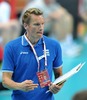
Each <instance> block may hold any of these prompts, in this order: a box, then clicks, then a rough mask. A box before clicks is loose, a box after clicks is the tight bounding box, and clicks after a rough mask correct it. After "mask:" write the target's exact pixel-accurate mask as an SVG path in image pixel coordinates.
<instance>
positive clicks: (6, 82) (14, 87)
mask: <svg viewBox="0 0 87 100" xmlns="http://www.w3.org/2000/svg"><path fill="white" fill-rule="evenodd" d="M2 84H3V86H4V87H6V88H8V89H12V90H21V83H18V82H14V81H13V80H12V79H9V78H5V79H3V81H2Z"/></svg>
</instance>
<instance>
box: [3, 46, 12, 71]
mask: <svg viewBox="0 0 87 100" xmlns="http://www.w3.org/2000/svg"><path fill="white" fill-rule="evenodd" d="M13 58H14V57H13V52H12V47H11V45H6V46H5V49H4V57H3V63H2V71H12V72H13V70H14V60H13Z"/></svg>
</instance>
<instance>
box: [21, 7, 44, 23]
mask: <svg viewBox="0 0 87 100" xmlns="http://www.w3.org/2000/svg"><path fill="white" fill-rule="evenodd" d="M31 14H34V15H43V12H42V11H41V10H40V9H38V8H30V9H28V10H26V11H25V12H24V14H23V16H22V24H24V23H26V24H29V22H30V19H31Z"/></svg>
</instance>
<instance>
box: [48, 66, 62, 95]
mask: <svg viewBox="0 0 87 100" xmlns="http://www.w3.org/2000/svg"><path fill="white" fill-rule="evenodd" d="M54 75H55V78H58V77H60V76H61V75H62V67H59V68H58V69H54ZM62 86H63V84H61V85H56V84H55V85H53V84H52V85H51V86H50V87H49V89H50V91H51V92H52V93H54V94H56V93H57V92H59V90H60V89H61V88H62Z"/></svg>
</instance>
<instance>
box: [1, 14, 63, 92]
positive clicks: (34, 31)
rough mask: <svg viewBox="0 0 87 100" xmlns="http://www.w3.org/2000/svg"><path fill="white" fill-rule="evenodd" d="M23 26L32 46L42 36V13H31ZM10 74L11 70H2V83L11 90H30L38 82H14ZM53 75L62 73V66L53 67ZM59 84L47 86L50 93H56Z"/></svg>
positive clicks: (36, 85) (56, 75)
mask: <svg viewBox="0 0 87 100" xmlns="http://www.w3.org/2000/svg"><path fill="white" fill-rule="evenodd" d="M24 28H25V29H26V32H27V34H26V36H27V38H28V39H29V41H30V42H31V43H32V45H33V46H34V45H35V44H36V43H37V42H38V40H39V39H40V38H41V37H42V36H43V31H44V18H43V16H42V15H38V16H37V15H34V14H32V15H31V20H30V23H29V24H26V23H24ZM12 74H13V73H11V72H3V78H2V79H3V80H2V83H3V85H4V86H5V87H7V88H9V89H12V90H22V91H25V92H27V91H31V90H34V89H35V88H37V87H38V84H34V83H33V81H32V80H25V81H23V82H21V83H18V82H14V81H13V80H12ZM54 75H55V78H57V77H59V76H61V75H62V67H60V68H58V69H54ZM61 88H62V85H61V86H58V85H53V84H51V85H50V86H49V89H50V91H51V92H52V93H54V94H55V93H57V92H58V91H59V90H60V89H61Z"/></svg>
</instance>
